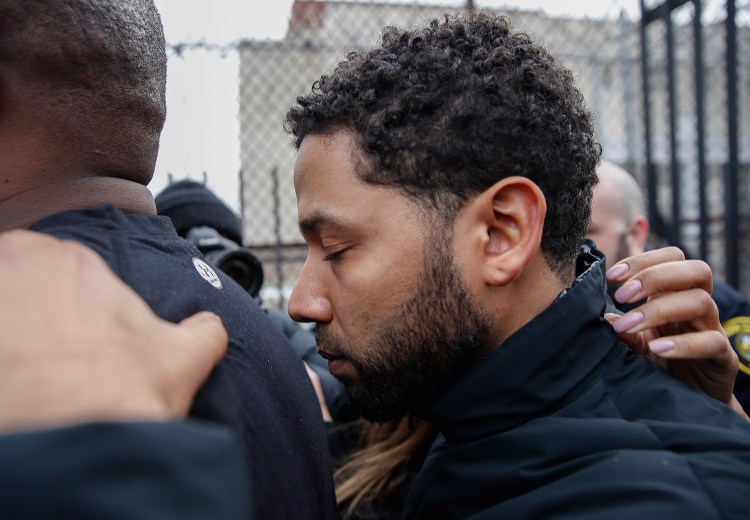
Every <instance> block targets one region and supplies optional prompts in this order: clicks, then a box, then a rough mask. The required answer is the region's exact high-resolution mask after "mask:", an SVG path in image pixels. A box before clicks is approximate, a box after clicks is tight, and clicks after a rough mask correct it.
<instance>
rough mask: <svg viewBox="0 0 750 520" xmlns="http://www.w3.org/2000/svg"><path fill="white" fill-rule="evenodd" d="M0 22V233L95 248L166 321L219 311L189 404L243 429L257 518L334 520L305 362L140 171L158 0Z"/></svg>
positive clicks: (148, 162)
mask: <svg viewBox="0 0 750 520" xmlns="http://www.w3.org/2000/svg"><path fill="white" fill-rule="evenodd" d="M0 35H1V36H0V231H5V230H9V229H14V228H29V229H32V230H35V231H40V232H43V233H46V234H49V235H53V236H56V237H58V238H64V239H70V240H74V241H76V242H79V243H81V244H84V245H86V246H88V247H90V248H92V249H93V250H94V251H96V252H97V253H98V254H99V256H101V257H102V258H103V259H104V260H105V262H106V263H107V264H108V265H109V267H110V268H111V269H112V270H113V271H114V272H115V273H116V274H117V275H118V276H119V277H120V278H121V279H122V280H123V281H124V282H125V283H126V284H127V285H129V286H130V287H131V288H132V289H134V290H135V292H136V293H137V294H138V295H139V296H140V297H141V298H143V299H144V300H145V301H146V302H147V303H148V305H149V306H150V307H151V308H152V309H153V311H154V312H155V313H156V314H157V315H158V316H159V317H160V318H162V319H164V320H167V321H169V322H173V323H179V322H181V321H182V320H184V319H185V318H187V317H188V316H191V315H193V314H195V313H196V312H199V311H211V312H213V313H215V314H217V315H218V316H219V317H220V318H221V320H222V322H223V323H224V326H225V327H226V329H227V332H228V334H229V347H228V352H227V355H226V356H225V358H224V359H223V360H222V361H221V362H220V363H219V365H218V366H217V368H216V369H215V370H214V372H213V373H212V375H211V377H210V378H209V379H208V381H207V382H206V384H205V385H203V387H202V388H201V390H200V391H199V392H198V394H197V396H196V399H195V402H194V405H193V407H192V408H191V413H190V414H191V416H192V417H194V418H197V419H201V420H203V421H208V422H211V423H216V424H222V425H226V426H228V427H229V428H231V430H232V431H233V432H234V433H235V434H236V435H237V436H238V437H239V439H240V440H241V441H242V446H243V455H244V460H245V463H246V469H247V471H248V473H249V475H250V480H251V484H252V489H248V490H247V493H248V495H252V497H253V500H254V503H255V506H256V508H257V510H256V513H257V515H258V516H257V517H258V518H315V519H319V518H332V517H333V516H334V514H335V512H334V498H333V483H332V479H331V468H330V464H329V462H328V451H327V444H326V438H325V428H324V425H323V421H322V417H321V412H320V407H319V404H318V401H317V398H316V396H315V392H314V390H313V387H312V385H311V384H310V380H309V378H308V376H307V373H306V371H305V368H304V366H303V364H302V362H301V361H300V360H299V359H298V358H297V356H296V355H295V354H294V351H293V349H292V348H291V346H290V345H289V343H288V341H287V340H286V339H285V338H284V336H283V335H282V334H281V332H279V331H278V330H277V328H276V326H275V325H274V324H273V323H272V322H271V321H270V319H269V318H268V317H267V316H266V314H265V313H264V312H263V311H262V310H261V309H260V307H259V306H258V305H257V304H256V303H255V301H253V299H252V298H251V297H250V295H248V294H247V293H246V291H244V290H243V289H242V288H241V287H240V286H239V285H237V284H236V283H234V282H233V280H232V279H231V278H229V277H228V276H225V275H224V274H223V273H221V272H220V271H218V270H217V269H215V268H214V267H213V266H211V265H209V263H208V262H207V261H206V260H205V258H204V257H203V256H202V255H201V253H200V252H199V251H198V250H197V249H196V248H195V247H194V246H193V245H191V244H190V243H189V242H187V241H185V240H183V239H182V238H180V237H179V236H178V235H177V233H176V231H175V229H174V227H173V226H172V224H171V222H170V221H169V219H168V218H167V217H161V216H157V215H156V208H155V204H154V199H153V197H152V195H151V192H150V191H149V189H148V188H147V184H148V183H149V182H150V180H151V178H152V176H153V173H154V165H155V163H156V157H157V152H158V148H159V135H160V133H161V130H162V127H163V125H164V121H165V117H166V105H165V84H166V72H167V71H166V63H167V59H166V50H165V41H164V33H163V30H162V25H161V20H160V16H159V13H158V11H157V9H156V7H155V5H154V3H153V2H152V1H151V0H77V1H75V2H70V1H64V0H4V1H3V2H0ZM41 325H42V326H44V324H41ZM105 347H106V345H103V346H102V348H105Z"/></svg>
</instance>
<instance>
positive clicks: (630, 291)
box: [615, 280, 643, 303]
mask: <svg viewBox="0 0 750 520" xmlns="http://www.w3.org/2000/svg"><path fill="white" fill-rule="evenodd" d="M641 289H643V284H642V283H641V281H640V280H630V281H629V282H626V283H625V284H624V285H623V286H622V287H620V288H619V289H617V291H615V300H617V301H618V302H620V303H626V302H628V301H630V299H631V298H632V297H633V296H635V295H636V294H638V293H639V292H640V290H641Z"/></svg>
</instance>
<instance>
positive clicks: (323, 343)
mask: <svg viewBox="0 0 750 520" xmlns="http://www.w3.org/2000/svg"><path fill="white" fill-rule="evenodd" d="M315 343H316V345H317V347H318V352H320V353H324V354H325V356H324V357H327V356H330V357H336V358H345V359H349V358H350V355H349V352H348V349H347V348H346V347H345V346H344V341H343V340H342V339H341V338H340V337H339V336H338V335H337V334H336V333H334V332H332V331H331V330H330V329H329V328H328V326H324V327H321V326H320V325H319V326H318V327H317V328H316V330H315Z"/></svg>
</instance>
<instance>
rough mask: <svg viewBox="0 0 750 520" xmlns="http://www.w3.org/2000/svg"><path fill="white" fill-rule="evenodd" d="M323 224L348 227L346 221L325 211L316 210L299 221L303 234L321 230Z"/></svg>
mask: <svg viewBox="0 0 750 520" xmlns="http://www.w3.org/2000/svg"><path fill="white" fill-rule="evenodd" d="M322 226H326V227H335V228H343V227H346V222H345V221H344V220H343V219H341V218H337V217H336V216H335V215H332V214H331V213H328V212H325V211H315V212H314V213H312V214H310V215H308V216H307V217H305V218H303V219H302V220H300V221H299V229H300V231H301V232H302V233H303V234H305V233H313V232H315V231H319V230H320V228H321V227H322Z"/></svg>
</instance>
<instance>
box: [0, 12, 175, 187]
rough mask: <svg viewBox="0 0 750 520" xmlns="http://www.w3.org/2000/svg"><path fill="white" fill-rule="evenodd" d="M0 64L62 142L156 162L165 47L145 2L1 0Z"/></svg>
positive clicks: (163, 108) (162, 116)
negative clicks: (17, 81) (21, 83)
mask: <svg viewBox="0 0 750 520" xmlns="http://www.w3.org/2000/svg"><path fill="white" fill-rule="evenodd" d="M3 69H5V70H8V71H12V73H14V74H17V75H18V77H20V78H22V79H23V81H24V87H25V88H26V89H27V90H28V92H29V96H28V97H29V98H30V99H32V100H33V102H34V103H36V105H37V107H38V110H36V112H37V114H39V115H40V116H41V117H44V118H45V124H47V125H48V127H50V128H53V129H55V130H56V131H57V132H58V135H60V138H61V140H64V142H67V143H69V144H71V145H72V146H76V145H77V144H78V143H86V142H88V146H89V147H90V148H92V149H98V153H100V154H101V153H104V154H107V153H109V152H115V154H117V153H121V154H131V155H133V154H134V155H136V157H133V158H132V160H133V161H137V160H139V159H140V157H137V155H143V156H146V157H143V158H144V159H149V160H150V159H151V157H147V156H150V155H152V154H153V160H155V157H156V151H157V150H158V141H159V135H160V133H161V130H162V128H163V126H164V121H165V118H166V96H165V92H166V48H165V41H164V31H163V29H162V25H161V18H160V16H159V12H158V11H157V9H156V6H155V5H154V3H153V1H152V0H76V1H70V0H8V1H3V2H1V3H0V70H3ZM144 162H147V161H144ZM151 173H153V172H151Z"/></svg>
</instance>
